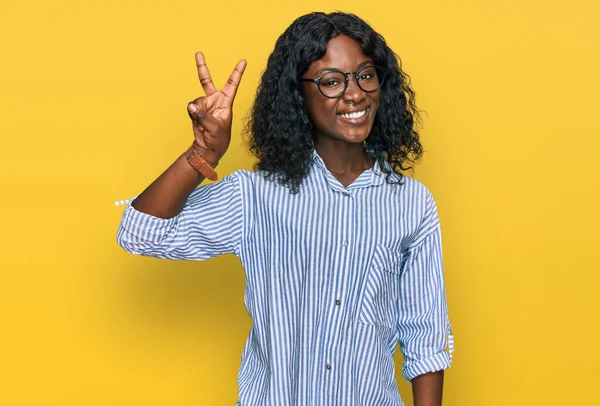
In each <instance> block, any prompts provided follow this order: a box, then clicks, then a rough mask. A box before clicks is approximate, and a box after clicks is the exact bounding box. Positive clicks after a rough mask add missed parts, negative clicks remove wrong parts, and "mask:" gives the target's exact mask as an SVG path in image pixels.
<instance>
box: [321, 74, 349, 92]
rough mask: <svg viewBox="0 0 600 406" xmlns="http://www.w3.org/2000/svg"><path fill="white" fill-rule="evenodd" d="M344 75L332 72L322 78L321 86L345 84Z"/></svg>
mask: <svg viewBox="0 0 600 406" xmlns="http://www.w3.org/2000/svg"><path fill="white" fill-rule="evenodd" d="M344 81H345V79H344V75H343V74H341V73H339V72H331V73H328V74H326V75H325V76H323V77H322V78H321V86H322V87H325V88H329V89H332V88H338V87H341V86H343V85H344Z"/></svg>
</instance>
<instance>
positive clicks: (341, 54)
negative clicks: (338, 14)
mask: <svg viewBox="0 0 600 406" xmlns="http://www.w3.org/2000/svg"><path fill="white" fill-rule="evenodd" d="M372 64H373V60H372V59H371V58H369V57H368V56H367V55H365V53H364V52H363V50H362V48H361V47H360V45H359V44H358V42H356V41H354V40H353V39H351V38H350V37H347V36H343V35H340V36H337V37H334V38H332V39H331V40H330V41H329V43H328V44H327V52H326V53H325V55H324V56H323V57H322V58H321V59H318V60H316V61H314V62H313V63H312V64H311V65H310V67H309V68H308V70H307V71H306V73H305V74H304V75H302V77H303V78H317V77H319V76H321V75H322V74H323V73H324V70H325V69H327V68H336V69H339V70H341V71H342V72H356V71H357V70H359V69H360V68H361V67H362V66H365V65H372ZM302 85H303V92H304V104H305V105H306V107H307V109H308V114H309V115H310V118H311V120H312V122H313V124H314V125H315V128H316V137H317V139H316V141H317V142H319V140H320V139H322V138H323V137H328V138H332V139H335V140H339V141H345V142H349V143H362V142H363V141H364V140H365V139H366V138H367V137H368V136H369V133H370V132H371V129H372V128H373V122H374V121H375V115H376V113H377V109H378V107H379V95H380V91H379V90H377V91H375V92H369V93H367V92H365V91H363V90H362V89H361V88H360V87H359V86H358V85H357V83H356V80H355V77H354V75H348V88H347V89H346V92H345V93H344V94H343V95H342V96H341V97H338V98H335V99H330V98H327V97H325V96H324V95H323V94H321V92H320V91H319V88H318V86H317V84H316V83H313V82H302Z"/></svg>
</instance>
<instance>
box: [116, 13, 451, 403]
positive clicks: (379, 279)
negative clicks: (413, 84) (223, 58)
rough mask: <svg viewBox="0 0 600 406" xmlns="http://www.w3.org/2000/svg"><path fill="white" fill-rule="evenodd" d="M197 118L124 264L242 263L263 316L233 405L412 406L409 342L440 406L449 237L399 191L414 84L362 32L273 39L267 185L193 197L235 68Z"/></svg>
mask: <svg viewBox="0 0 600 406" xmlns="http://www.w3.org/2000/svg"><path fill="white" fill-rule="evenodd" d="M196 62H197V66H198V76H199V78H200V82H201V84H202V87H203V89H204V91H205V92H206V96H205V97H200V98H198V99H196V100H194V101H193V102H191V103H190V104H189V105H188V112H189V115H190V117H191V119H192V122H193V130H194V142H193V145H192V147H191V148H190V149H188V151H187V152H185V153H184V154H183V155H182V156H181V157H179V158H178V159H177V160H176V161H175V162H174V163H173V164H172V165H171V166H170V167H169V168H168V169H167V170H166V171H165V172H164V173H163V174H162V175H161V176H160V177H159V178H158V179H156V180H155V181H154V182H153V183H152V184H151V185H150V186H149V187H148V188H147V189H146V190H145V191H144V192H143V193H142V194H141V195H140V196H139V197H137V198H136V199H135V200H133V202H132V204H131V205H130V206H129V207H127V209H126V210H125V213H124V215H123V219H122V223H121V227H120V229H119V233H118V241H119V243H120V244H121V246H123V248H125V249H126V250H127V251H128V252H131V253H136V254H142V255H149V256H155V257H160V258H173V259H193V260H204V259H208V258H211V257H214V256H217V255H221V254H225V253H234V254H235V255H237V256H238V257H239V258H240V260H241V262H242V264H243V266H244V269H245V273H246V291H245V303H246V307H247V309H248V312H249V314H250V316H251V318H252V322H253V324H252V329H251V331H250V334H249V337H248V340H247V343H246V346H245V348H244V351H243V354H242V361H241V367H240V371H239V377H238V378H239V404H241V405H243V406H252V405H298V406H304V405H344V406H346V405H368V406H373V405H402V400H401V398H400V394H399V392H398V386H397V383H396V381H395V377H394V360H393V353H394V351H395V349H396V344H397V342H400V348H401V350H402V352H403V354H404V357H405V362H404V364H403V366H402V372H403V374H404V376H405V377H406V379H408V380H411V381H412V384H413V392H414V399H415V405H418V406H426V405H427V406H429V405H441V399H442V382H443V370H444V369H446V368H447V367H449V366H450V353H451V350H452V348H451V347H452V343H451V337H452V336H451V331H450V325H449V322H448V317H447V309H446V300H445V292H444V282H443V266H442V257H441V237H440V225H439V220H438V216H437V211H436V206H435V203H434V200H433V198H432V197H431V195H430V193H429V191H428V190H427V189H426V188H425V187H424V186H423V185H422V184H420V183H419V182H417V181H415V180H413V179H411V178H408V177H405V176H403V175H402V174H401V173H400V172H399V171H400V170H402V169H407V168H408V167H410V164H411V163H412V162H414V161H416V160H417V159H418V158H419V157H420V156H421V153H422V148H421V144H420V142H419V137H418V133H417V131H416V130H415V128H414V121H415V118H416V115H417V110H416V107H415V104H414V93H413V91H412V90H411V89H410V87H409V84H408V80H407V76H406V75H405V74H404V73H403V72H402V71H401V70H400V67H399V64H398V60H397V57H396V55H395V54H394V53H393V52H392V51H391V50H390V48H389V47H388V46H387V45H386V43H385V41H384V39H383V38H382V37H381V36H380V35H379V34H377V33H376V32H375V31H374V30H373V29H372V28H371V27H369V26H368V25H367V24H366V23H365V22H364V21H363V20H361V19H360V18H358V17H356V16H354V15H351V14H344V13H332V14H323V13H312V14H308V15H305V16H302V17H300V18H298V19H297V20H296V21H294V23H293V24H292V25H291V26H290V27H289V28H288V29H287V30H286V31H285V32H284V33H283V34H282V35H281V37H280V38H279V39H278V41H277V43H276V45H275V50H274V51H273V53H272V54H271V56H270V58H269V61H268V64H267V68H266V70H265V72H264V74H263V76H262V81H261V84H260V87H259V89H258V92H257V96H256V100H255V103H254V106H253V108H252V112H251V117H250V120H249V123H248V127H247V134H248V136H249V143H250V150H251V151H252V152H253V153H254V154H255V155H256V156H257V158H258V163H257V171H256V172H248V171H236V172H234V173H232V174H231V175H229V176H227V177H225V178H223V179H222V180H221V181H219V182H217V183H214V184H210V185H205V186H201V187H199V188H197V186H198V185H199V184H200V183H202V182H203V181H204V179H205V177H209V178H213V179H215V178H216V173H215V171H214V167H216V165H217V164H218V162H219V160H220V159H221V157H222V156H223V155H224V154H225V152H226V151H227V148H228V145H229V142H230V138H231V122H232V105H233V100H234V97H235V93H236V90H237V88H238V85H239V83H240V80H241V78H242V74H243V72H244V68H245V66H246V62H245V61H243V60H242V61H240V62H239V63H238V64H237V66H236V68H235V70H234V71H233V73H232V74H231V77H230V78H229V80H228V81H227V84H226V85H225V86H224V87H223V89H222V90H221V91H218V90H217V89H216V88H215V86H214V85H213V83H212V80H211V77H210V74H209V71H208V68H207V66H206V64H205V61H204V56H203V55H202V54H201V53H198V54H197V55H196Z"/></svg>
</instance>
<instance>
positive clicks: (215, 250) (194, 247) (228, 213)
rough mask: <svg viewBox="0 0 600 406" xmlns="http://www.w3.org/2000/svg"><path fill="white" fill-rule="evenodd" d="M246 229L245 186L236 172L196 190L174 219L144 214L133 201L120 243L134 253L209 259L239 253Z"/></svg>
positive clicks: (121, 225)
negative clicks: (244, 222) (243, 203)
mask: <svg viewBox="0 0 600 406" xmlns="http://www.w3.org/2000/svg"><path fill="white" fill-rule="evenodd" d="M242 229H243V207H242V196H241V189H240V184H239V178H238V177H237V176H235V174H232V175H229V176H227V177H225V178H223V179H222V180H221V181H220V182H217V183H214V184H210V185H205V186H201V187H199V188H197V189H196V190H194V191H193V192H192V194H191V195H190V197H189V198H188V200H187V202H186V204H185V206H184V208H183V210H182V211H181V213H179V214H178V215H177V216H175V217H173V218H170V219H162V218H158V217H154V216H151V215H149V214H145V213H142V212H140V211H138V210H136V209H135V208H134V207H133V206H132V205H131V204H129V205H128V206H127V208H126V209H125V211H124V213H123V217H122V220H121V224H120V226H119V231H118V233H117V242H118V243H119V245H120V246H121V247H123V248H124V249H125V250H126V251H127V252H129V253H131V254H139V255H145V256H151V257H156V258H168V259H188V260H205V259H209V258H212V257H215V256H218V255H221V254H227V253H237V251H238V249H239V244H240V241H241V236H242Z"/></svg>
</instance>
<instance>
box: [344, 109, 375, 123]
mask: <svg viewBox="0 0 600 406" xmlns="http://www.w3.org/2000/svg"><path fill="white" fill-rule="evenodd" d="M370 111H371V109H370V108H369V107H366V108H364V109H362V110H356V111H352V112H347V113H338V118H339V119H340V120H341V121H343V122H344V123H347V124H354V125H356V124H363V123H365V122H366V121H367V119H368V118H369V113H370Z"/></svg>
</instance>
